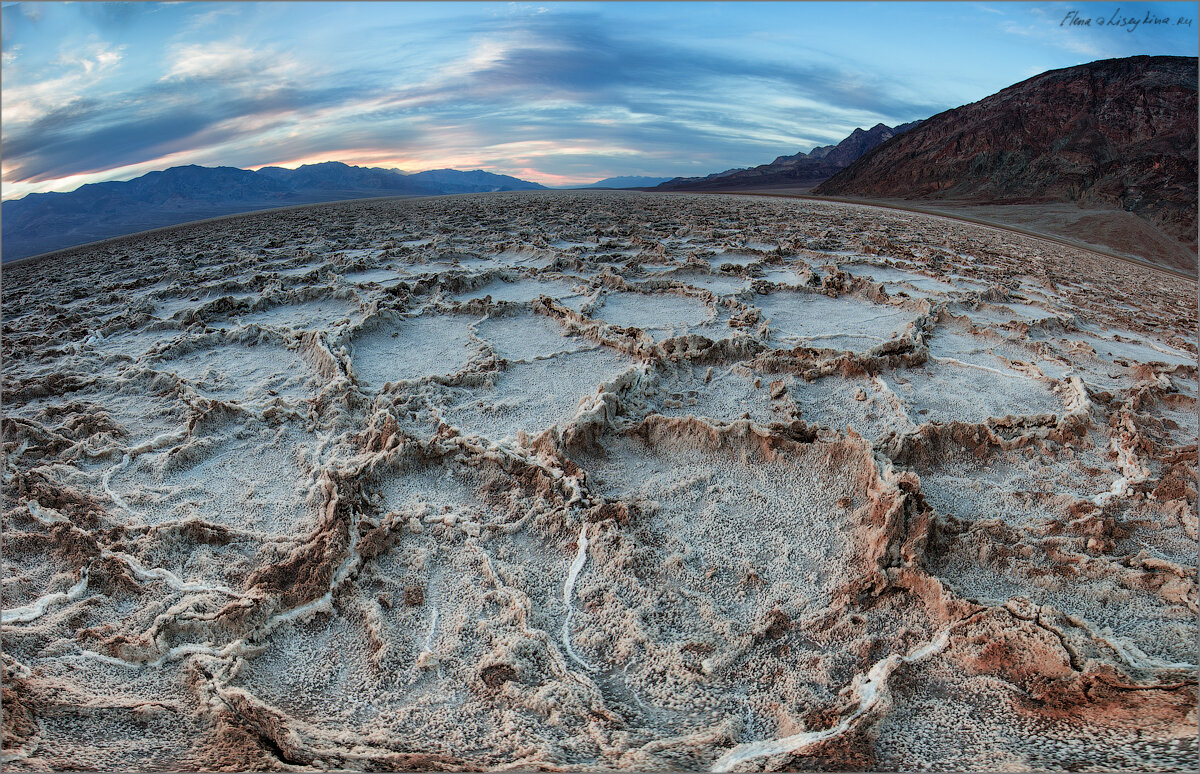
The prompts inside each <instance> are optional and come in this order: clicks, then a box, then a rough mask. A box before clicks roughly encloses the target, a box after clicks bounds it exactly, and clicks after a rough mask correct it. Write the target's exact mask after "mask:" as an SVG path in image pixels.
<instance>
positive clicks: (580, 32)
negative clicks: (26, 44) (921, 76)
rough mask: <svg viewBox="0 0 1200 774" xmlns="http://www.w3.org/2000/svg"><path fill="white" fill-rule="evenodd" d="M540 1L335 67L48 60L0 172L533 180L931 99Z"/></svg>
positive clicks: (253, 48) (235, 43)
mask: <svg viewBox="0 0 1200 774" xmlns="http://www.w3.org/2000/svg"><path fill="white" fill-rule="evenodd" d="M539 8H540V6H526V7H514V9H513V11H512V12H511V13H500V14H496V15H493V16H490V17H483V18H477V19H476V20H475V21H474V22H473V23H471V24H464V25H461V27H460V28H459V29H457V30H453V31H451V32H448V33H447V38H446V39H445V41H443V42H442V43H440V45H442V46H444V48H442V49H438V48H437V46H433V45H431V44H429V43H424V44H422V45H424V46H426V47H425V48H420V47H419V48H417V49H416V50H415V51H404V52H403V53H400V52H394V53H392V54H391V57H392V61H393V65H392V67H391V68H389V67H387V66H386V61H384V59H383V57H381V56H380V55H379V54H378V52H375V56H376V58H375V59H369V58H366V57H364V58H362V59H361V61H364V62H367V61H370V62H372V63H373V65H372V66H371V67H366V66H363V67H346V68H344V69H336V68H335V66H333V65H331V64H329V63H328V59H327V58H326V59H322V58H321V57H320V55H323V54H326V53H328V52H310V51H306V50H304V49H303V48H302V47H301V48H293V49H292V50H290V51H289V50H278V49H277V48H272V47H271V46H269V45H265V44H264V43H263V42H262V41H261V40H259V39H258V38H256V37H254V36H253V35H252V34H250V33H249V32H247V33H245V37H244V38H243V37H240V36H238V37H232V38H230V39H225V40H213V41H208V42H199V41H197V40H195V39H191V40H186V41H179V40H172V41H168V42H166V44H165V49H164V51H163V54H162V55H161V57H160V59H159V61H160V62H161V66H160V69H158V70H157V71H156V72H155V71H150V70H146V71H144V73H146V74H149V75H150V77H149V78H146V77H145V75H143V79H142V82H141V83H140V85H139V84H137V83H134V84H132V85H129V86H126V88H124V89H121V90H117V91H111V90H110V91H109V92H105V91H104V90H102V89H98V88H94V87H95V86H97V85H98V84H99V79H101V78H103V77H104V76H105V75H106V74H107V73H110V72H112V71H113V70H114V68H116V67H118V66H119V63H120V61H121V60H120V55H121V50H120V49H119V48H116V47H112V46H109V47H102V48H99V49H89V50H88V51H86V52H85V53H84V54H79V55H77V56H74V57H72V56H65V57H62V61H61V62H60V63H59V64H60V66H62V67H65V68H68V69H70V72H71V75H70V76H69V77H64V79H60V80H58V81H54V80H51V81H44V82H42V83H40V84H37V85H36V86H33V87H27V88H26V90H25V91H23V92H19V93H18V94H17V99H15V100H14V99H11V95H10V94H9V93H8V91H7V90H6V94H5V105H4V110H5V113H4V119H5V127H4V145H5V169H4V176H3V177H4V180H5V182H6V183H9V184H10V185H9V186H8V188H9V189H10V190H29V187H30V186H35V185H36V186H41V185H42V184H44V183H47V182H49V181H53V180H54V179H58V178H62V179H72V180H74V179H78V178H79V177H80V176H90V175H96V174H99V173H101V172H102V171H103V170H105V169H133V168H138V166H139V165H141V164H144V163H147V162H148V161H149V160H151V159H161V158H171V159H189V160H191V159H213V161H214V162H215V163H223V164H236V165H239V166H261V165H263V164H269V163H275V162H279V161H282V160H284V159H289V158H290V159H298V158H308V159H314V160H315V159H319V158H320V157H321V155H322V154H328V155H325V158H329V159H332V158H338V156H337V155H336V154H339V153H340V154H346V155H347V156H350V155H353V156H354V157H355V159H356V160H360V161H362V162H364V163H369V162H367V161H366V160H367V159H369V158H377V159H380V160H381V161H382V160H399V161H401V162H403V163H404V164H405V165H406V166H407V167H409V168H428V167H430V166H447V165H449V164H451V163H452V162H453V163H454V164H456V165H457V164H460V163H461V164H465V165H470V166H473V167H474V166H479V167H484V168H489V169H492V170H494V171H505V170H506V169H508V170H517V169H526V170H527V169H540V170H541V171H542V173H543V174H544V175H546V176H547V178H546V179H551V178H555V177H558V178H561V177H563V176H564V175H575V176H577V177H576V179H580V178H591V177H594V173H593V172H589V171H588V170H589V168H590V169H594V168H595V165H596V164H598V163H599V164H611V163H616V160H618V159H621V160H623V162H622V163H625V164H627V165H628V164H634V163H635V162H636V161H637V160H638V159H639V158H641V159H649V160H658V162H659V163H660V164H661V165H662V166H664V167H665V166H668V165H669V167H670V169H673V170H678V171H679V172H680V173H703V172H706V171H707V172H711V171H716V169H720V168H723V167H724V166H730V165H731V164H730V163H729V159H738V158H747V159H748V161H747V162H745V163H751V162H750V159H752V158H754V157H755V155H756V154H761V156H762V159H763V160H764V161H766V160H769V159H770V158H773V157H774V156H775V155H778V153H780V152H783V151H793V152H794V150H800V149H802V148H801V147H800V144H801V143H803V142H809V143H810V144H817V143H820V144H827V143H828V142H831V141H833V142H836V141H837V140H838V139H840V138H841V137H842V136H845V134H846V133H848V132H849V130H851V129H853V128H854V127H855V126H870V125H873V124H875V123H877V122H879V121H884V122H889V123H891V122H900V121H907V120H912V119H914V118H921V117H925V116H928V115H932V114H933V113H936V112H938V111H940V110H943V109H945V108H946V107H950V106H949V105H941V104H936V103H932V102H930V101H929V100H927V99H923V98H920V97H914V96H913V95H912V93H911V92H909V91H907V90H906V89H904V88H903V86H902V85H901V84H899V83H896V82H892V81H890V80H889V78H888V77H887V76H886V75H884V74H881V73H879V72H869V71H860V70H855V69H852V68H849V67H845V66H839V65H836V64H828V63H823V62H816V61H812V60H811V58H810V57H806V55H805V52H804V51H803V50H802V49H796V51H795V55H794V56H793V57H789V58H788V59H786V60H770V59H755V58H753V57H751V56H749V55H747V56H743V57H738V56H733V55H730V54H728V53H720V52H715V51H712V50H708V49H706V48H702V47H699V46H694V47H688V46H685V45H679V44H676V43H670V42H666V41H663V40H662V39H661V38H660V37H655V36H651V35H650V34H649V33H639V32H637V31H633V30H629V29H620V28H617V27H616V26H615V25H613V24H612V23H611V22H607V21H605V20H604V19H602V18H601V17H599V16H598V15H595V14H588V13H585V12H576V11H570V12H560V11H559V10H558V9H555V10H554V12H553V13H540V12H539V10H538V9H539ZM384 33H386V31H384ZM410 34H411V33H410ZM250 40H256V41H257V42H256V43H255V44H251V43H250V42H249V41H250ZM422 57H424V59H422ZM355 61H360V60H359V59H356V60H355ZM410 61H412V62H415V64H409V62H410ZM400 63H403V64H400ZM347 84H350V85H349V86H348V85H347ZM781 100H782V102H781ZM781 105H786V108H783V107H781ZM10 113H11V116H12V117H13V118H14V119H18V120H13V121H12V122H11V123H10ZM813 125H817V126H819V127H820V128H819V130H817V132H815V134H817V136H815V137H810V136H808V135H812V134H814V131H813V130H812V129H811V128H809V129H806V128H805V127H806V126H807V127H811V126H813ZM843 129H844V131H843ZM804 149H806V148H804ZM342 160H347V159H346V158H343V159H342ZM183 163H186V162H183ZM195 163H201V162H199V161H197V162H195ZM616 171H619V170H616ZM643 171H646V172H655V171H656V170H654V169H650V170H643ZM18 183H19V184H20V185H19V186H15V185H14V184H18Z"/></svg>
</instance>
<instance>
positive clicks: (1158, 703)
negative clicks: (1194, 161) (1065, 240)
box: [2, 192, 1198, 771]
mask: <svg viewBox="0 0 1200 774" xmlns="http://www.w3.org/2000/svg"><path fill="white" fill-rule="evenodd" d="M4 273H5V282H4V288H3V308H4V329H3V333H4V342H3V355H4V366H3V379H4V385H3V391H4V418H3V428H4V434H3V451H4V472H3V475H4V489H5V494H6V497H5V502H4V512H3V529H4V559H3V561H4V576H3V587H2V591H3V608H4V609H3V621H2V634H3V659H4V718H3V756H4V758H3V761H4V764H5V766H6V767H7V768H10V769H14V770H23V769H29V770H44V769H66V768H76V769H78V768H84V769H109V768H112V769H181V770H211V769H228V770H245V769H252V770H284V769H297V770H313V769H316V770H324V769H353V770H408V769H421V770H434V769H437V770H463V769H466V770H479V769H492V768H502V767H507V768H521V769H546V770H597V769H634V770H666V769H669V770H679V769H686V770H718V771H743V770H764V769H766V770H778V769H785V770H797V769H800V770H805V769H822V770H830V769H839V768H840V769H849V770H897V769H904V770H924V769H929V770H964V769H966V770H1013V769H1036V770H1088V769H1099V770H1138V771H1144V770H1177V769H1180V768H1185V767H1189V766H1193V765H1195V764H1196V762H1197V746H1196V733H1197V714H1196V702H1197V688H1196V685H1197V679H1196V666H1195V665H1196V663H1197V622H1196V615H1197V579H1196V571H1195V560H1196V554H1197V518H1196V507H1197V491H1196V478H1197V433H1198V430H1197V420H1196V416H1197V406H1196V401H1197V363H1196V336H1197V319H1196V303H1195V290H1196V288H1195V283H1194V281H1191V282H1189V281H1185V280H1180V279H1177V278H1173V277H1170V276H1168V275H1165V274H1159V273H1156V272H1154V271H1151V270H1148V269H1144V268H1141V267H1138V266H1132V265H1127V264H1122V263H1117V262H1114V261H1111V260H1109V259H1107V258H1103V257H1101V256H1097V255H1093V254H1090V253H1086V252H1082V251H1076V250H1073V249H1071V248H1068V247H1065V246H1062V245H1058V244H1050V243H1045V242H1040V241H1038V240H1035V239H1032V238H1028V237H1024V236H1021V235H1018V234H1014V233H1011V232H1003V231H997V230H991V229H988V228H986V227H983V226H977V225H972V224H967V223H956V222H954V221H950V220H945V219H939V218H934V217H929V216H924V215H916V214H907V213H903V212H899V211H895V210H882V209H875V208H869V207H859V206H851V205H846V204H835V203H821V202H815V201H799V200H785V199H764V198H755V197H738V196H704V195H680V194H644V193H627V192H552V193H500V194H485V195H470V196H454V197H440V198H430V199H420V200H417V199H409V200H375V201H358V202H348V203H340V204H333V205H321V206H314V207H309V208H303V209H294V210H287V211H281V212H275V213H263V214H258V215H253V216H245V217H239V218H235V219H228V220H222V221H217V222H211V223H205V224H198V225H194V226H190V227H185V228H179V229H174V230H171V231H167V232H161V233H156V234H151V235H147V236H142V237H130V238H126V239H123V240H118V241H114V242H107V243H103V244H101V245H97V246H93V247H89V248H83V249H78V250H74V251H71V252H66V253H59V254H56V255H54V256H50V257H47V258H44V259H41V260H38V261H34V262H28V263H24V264H19V265H13V266H11V267H6V268H5V272H4Z"/></svg>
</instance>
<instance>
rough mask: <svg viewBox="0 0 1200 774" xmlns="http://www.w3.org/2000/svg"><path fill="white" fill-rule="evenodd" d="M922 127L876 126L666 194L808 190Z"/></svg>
mask: <svg viewBox="0 0 1200 774" xmlns="http://www.w3.org/2000/svg"><path fill="white" fill-rule="evenodd" d="M919 123H921V122H920V121H913V122H912V123H908V124H901V125H900V126H896V127H891V126H887V125H885V124H876V125H875V126H873V127H871V128H870V129H855V130H854V131H853V132H852V133H851V134H850V136H849V137H847V138H846V139H844V140H842V141H841V142H839V143H838V144H837V145H825V146H822V147H819V148H813V149H812V150H811V151H809V152H808V153H797V154H795V155H793V156H780V157H779V158H777V159H775V160H774V161H772V162H771V163H770V164H762V165H760V166H757V167H753V168H750V169H727V170H725V171H724V172H717V173H715V174H712V175H708V176H707V177H677V178H675V179H674V180H670V181H668V182H666V183H663V184H662V185H660V186H658V188H659V189H661V190H664V191H692V190H713V189H729V188H757V187H762V186H779V185H789V186H795V187H798V188H808V187H811V186H814V185H817V184H818V183H820V182H822V181H824V180H828V179H829V178H830V177H832V176H833V175H835V174H837V173H838V172H839V171H841V170H842V169H843V168H845V167H847V166H849V165H850V164H852V163H853V162H854V161H855V160H856V159H857V158H858V157H859V156H861V155H863V154H864V153H866V152H867V151H869V150H871V149H872V148H874V147H876V146H878V145H879V144H880V143H883V142H886V141H887V140H890V139H892V138H893V137H895V136H896V135H898V134H902V133H904V132H906V131H908V130H909V129H911V128H913V127H914V126H916V125H918V124H919Z"/></svg>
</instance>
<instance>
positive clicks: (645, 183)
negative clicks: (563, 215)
mask: <svg viewBox="0 0 1200 774" xmlns="http://www.w3.org/2000/svg"><path fill="white" fill-rule="evenodd" d="M674 179H675V178H671V177H643V176H641V175H625V176H623V177H606V178H604V179H603V180H597V181H596V182H594V183H589V184H588V185H581V186H579V188H652V187H654V186H656V185H658V184H659V183H665V182H667V181H668V180H674Z"/></svg>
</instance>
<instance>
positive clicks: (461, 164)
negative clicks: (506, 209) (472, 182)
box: [246, 149, 600, 185]
mask: <svg viewBox="0 0 1200 774" xmlns="http://www.w3.org/2000/svg"><path fill="white" fill-rule="evenodd" d="M328 161H340V162H342V163H344V164H349V165H351V166H356V167H380V168H383V169H399V170H401V171H403V172H406V173H414V172H424V171H426V170H430V169H460V170H464V171H471V170H476V169H479V170H483V171H484V172H491V173H493V174H497V175H509V176H511V177H516V178H520V179H521V180H528V181H529V182H531V183H540V184H542V185H586V184H588V183H594V182H595V181H596V180H599V179H600V178H599V177H594V176H589V177H572V176H570V175H555V174H552V173H549V172H542V171H540V170H538V169H534V168H533V167H497V166H496V165H494V164H488V163H486V162H484V161H481V160H480V157H479V156H478V155H476V154H464V155H461V156H449V157H446V156H443V157H439V158H437V159H430V158H428V157H423V158H421V157H412V156H407V157H406V156H396V155H394V153H393V152H391V151H378V150H363V149H346V150H338V151H327V152H324V153H316V154H311V155H308V156H302V157H300V158H294V159H290V160H288V161H276V162H271V163H267V164H255V165H251V166H247V167H246V169H250V170H259V169H262V168H263V167H283V168H285V169H296V168H297V167H302V166H304V165H306V164H321V163H324V162H328Z"/></svg>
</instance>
